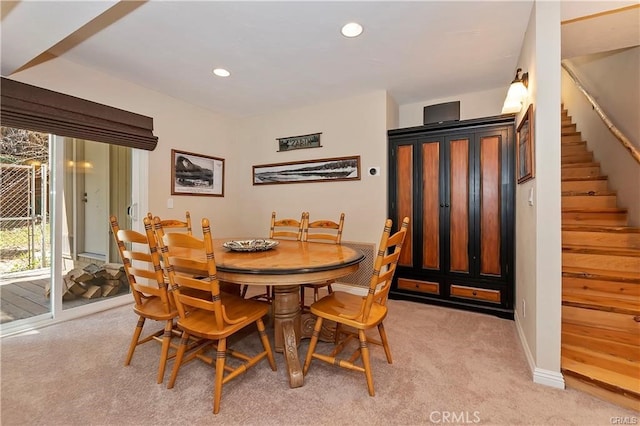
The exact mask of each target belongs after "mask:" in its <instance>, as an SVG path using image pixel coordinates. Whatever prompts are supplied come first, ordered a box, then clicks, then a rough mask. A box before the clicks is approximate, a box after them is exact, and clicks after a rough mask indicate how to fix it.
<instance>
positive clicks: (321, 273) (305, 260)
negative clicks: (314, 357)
mask: <svg viewBox="0 0 640 426" xmlns="http://www.w3.org/2000/svg"><path fill="white" fill-rule="evenodd" d="M246 239H247V238H233V239H231V238H219V239H214V241H213V243H214V255H215V260H216V268H217V272H218V279H219V280H220V281H224V282H228V283H234V284H241V285H259V286H265V285H269V286H273V290H274V300H273V305H272V309H273V319H274V323H273V326H274V342H275V350H276V352H282V353H283V354H284V358H285V362H286V365H287V372H288V375H289V386H290V387H292V388H296V387H300V386H302V384H303V382H304V377H303V374H302V367H301V363H300V358H299V356H298V346H299V344H300V338H301V337H302V318H301V310H300V285H301V284H320V283H325V282H328V281H332V280H336V279H338V278H341V277H344V276H346V275H349V274H351V273H353V272H355V271H357V270H358V268H359V264H360V262H362V260H363V259H364V255H363V254H362V252H360V251H359V250H356V249H353V248H350V247H347V246H343V245H339V244H326V243H310V242H303V241H288V240H279V243H278V245H277V246H275V247H274V248H271V249H269V250H265V251H254V252H240V251H231V250H229V249H227V248H225V247H224V246H223V244H224V243H225V242H226V241H230V240H246ZM170 250H171V249H170ZM182 255H185V254H181V256H182ZM186 255H188V256H192V257H197V258H198V259H202V258H203V257H204V253H201V252H197V251H191V252H190V253H188V254H186ZM189 272H195V273H205V272H206V271H189Z"/></svg>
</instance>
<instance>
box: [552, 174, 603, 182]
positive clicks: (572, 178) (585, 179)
mask: <svg viewBox="0 0 640 426" xmlns="http://www.w3.org/2000/svg"><path fill="white" fill-rule="evenodd" d="M607 179H609V177H608V176H606V175H599V176H569V177H563V178H562V179H561V181H562V182H588V181H590V180H607Z"/></svg>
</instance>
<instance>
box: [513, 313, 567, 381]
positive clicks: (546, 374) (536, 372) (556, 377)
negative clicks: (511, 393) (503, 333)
mask: <svg viewBox="0 0 640 426" xmlns="http://www.w3.org/2000/svg"><path fill="white" fill-rule="evenodd" d="M513 317H514V320H515V323H516V331H517V332H518V337H519V338H520V344H521V345H522V349H523V350H524V355H525V357H526V358H527V363H528V364H529V370H530V371H531V375H532V378H533V382H534V383H538V384H541V385H545V386H550V387H552V388H557V389H564V388H565V383H564V377H563V376H562V373H560V372H558V371H551V370H545V369H542V368H538V367H537V366H536V362H535V360H534V358H533V354H532V353H531V349H530V348H529V344H528V343H527V339H526V338H525V336H524V331H523V330H522V324H520V319H519V318H520V317H519V315H518V312H517V311H516V312H514V315H513Z"/></svg>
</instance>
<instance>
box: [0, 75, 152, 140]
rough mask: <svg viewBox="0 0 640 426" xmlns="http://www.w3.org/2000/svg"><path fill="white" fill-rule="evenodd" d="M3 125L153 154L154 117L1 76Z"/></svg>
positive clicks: (0, 109) (0, 89) (0, 94)
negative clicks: (143, 150)
mask: <svg viewBox="0 0 640 426" xmlns="http://www.w3.org/2000/svg"><path fill="white" fill-rule="evenodd" d="M0 114H1V115H0V121H1V123H2V125H3V126H6V127H16V128H21V129H28V130H34V131H38V132H44V133H53V134H56V135H60V136H67V137H73V138H79V139H87V140H92V141H96V142H105V143H110V144H115V145H122V146H128V147H131V148H140V149H146V150H149V151H152V150H154V149H155V147H156V145H157V144H158V138H157V137H156V136H154V135H153V118H151V117H147V116H144V115H140V114H136V113H133V112H129V111H125V110H121V109H118V108H114V107H110V106H107V105H103V104H99V103H96V102H91V101H88V100H85V99H80V98H77V97H75V96H70V95H65V94H63V93H59V92H54V91H52V90H47V89H43V88H40V87H36V86H32V85H29V84H25V83H21V82H18V81H15V80H11V79H8V78H4V77H2V85H1V87H0Z"/></svg>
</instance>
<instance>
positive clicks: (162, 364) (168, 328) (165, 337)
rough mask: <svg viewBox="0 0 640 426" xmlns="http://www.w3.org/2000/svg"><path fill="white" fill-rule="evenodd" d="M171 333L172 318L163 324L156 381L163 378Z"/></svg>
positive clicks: (160, 381) (160, 380) (159, 381)
mask: <svg viewBox="0 0 640 426" xmlns="http://www.w3.org/2000/svg"><path fill="white" fill-rule="evenodd" d="M172 334H173V320H169V321H167V322H166V324H165V326H164V334H163V335H162V350H161V352H160V365H159V366H158V379H157V382H158V383H162V381H163V380H164V369H165V367H166V365H167V358H168V357H169V346H170V345H171V336H172Z"/></svg>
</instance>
